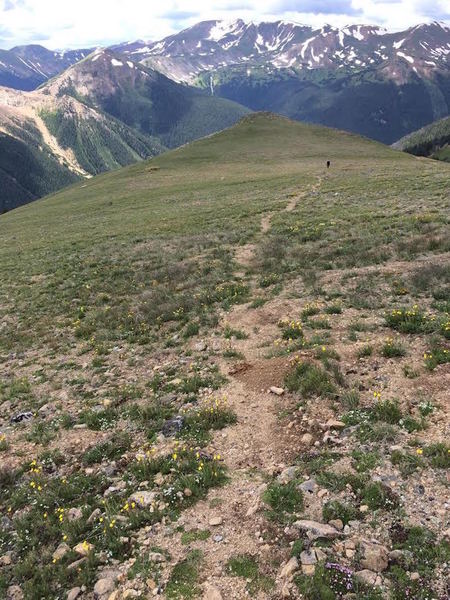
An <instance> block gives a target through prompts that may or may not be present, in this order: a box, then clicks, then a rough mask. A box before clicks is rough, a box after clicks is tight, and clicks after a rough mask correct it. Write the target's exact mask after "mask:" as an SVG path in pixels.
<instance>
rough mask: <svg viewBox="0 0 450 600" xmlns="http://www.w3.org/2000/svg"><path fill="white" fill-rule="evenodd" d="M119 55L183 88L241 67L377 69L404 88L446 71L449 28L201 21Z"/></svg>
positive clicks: (125, 48) (119, 48) (126, 47)
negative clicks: (411, 76)
mask: <svg viewBox="0 0 450 600" xmlns="http://www.w3.org/2000/svg"><path fill="white" fill-rule="evenodd" d="M115 49H116V50H117V51H120V52H122V53H124V54H127V55H130V56H134V57H135V59H137V60H139V61H141V62H147V63H148V64H149V65H151V66H154V67H156V68H159V69H160V70H161V71H162V72H165V73H166V74H167V75H171V76H172V78H174V79H176V80H179V81H185V82H192V81H194V80H195V78H196V77H197V76H198V75H199V74H200V73H202V72H205V71H212V70H213V69H216V68H223V67H229V66H235V65H242V64H244V63H245V64H248V66H249V67H250V68H251V67H252V66H260V65H265V66H266V67H272V68H275V69H285V68H289V69H295V70H298V71H302V70H313V69H323V68H325V69H330V70H333V69H342V68H351V69H363V68H367V67H373V68H378V69H382V71H383V72H384V73H385V74H386V75H389V76H390V77H392V78H394V79H396V80H397V81H403V80H404V78H405V76H406V74H407V72H408V71H410V70H412V71H413V72H416V73H418V74H421V75H426V76H428V75H429V74H430V73H431V72H432V71H433V70H435V69H440V68H443V69H447V68H448V55H449V53H450V27H447V26H446V25H444V24H442V23H438V22H434V23H430V24H422V25H417V26H416V27H412V28H410V29H407V30H405V31H401V32H396V33H391V32H388V31H386V30H385V29H382V28H380V27H378V26H373V25H349V26H347V27H343V28H337V27H332V26H330V25H325V26H324V27H322V28H320V29H314V28H312V27H310V26H306V25H298V24H295V23H292V22H287V21H276V22H262V23H258V24H256V23H245V22H244V21H243V20H241V19H238V20H236V21H233V22H229V23H228V22H225V21H204V22H201V23H198V24H197V25H194V26H193V27H190V28H189V29H186V30H184V31H181V32H180V33H177V34H175V35H171V36H169V37H167V38H165V39H163V40H161V41H158V42H153V43H146V42H144V41H141V42H135V43H133V44H131V45H130V44H124V45H122V46H116V47H115Z"/></svg>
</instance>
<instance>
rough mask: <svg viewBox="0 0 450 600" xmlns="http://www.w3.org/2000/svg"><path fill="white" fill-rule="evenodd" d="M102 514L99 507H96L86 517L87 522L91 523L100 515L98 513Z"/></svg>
mask: <svg viewBox="0 0 450 600" xmlns="http://www.w3.org/2000/svg"><path fill="white" fill-rule="evenodd" d="M101 514H102V511H101V510H100V509H99V508H96V509H95V510H94V511H93V512H92V513H91V515H90V517H89V518H88V520H87V522H88V523H89V524H91V523H93V522H94V521H95V520H96V519H98V518H99V517H100V515H101Z"/></svg>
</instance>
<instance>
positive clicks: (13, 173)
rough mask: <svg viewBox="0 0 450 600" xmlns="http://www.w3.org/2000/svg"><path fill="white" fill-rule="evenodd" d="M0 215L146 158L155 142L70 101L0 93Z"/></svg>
mask: <svg viewBox="0 0 450 600" xmlns="http://www.w3.org/2000/svg"><path fill="white" fill-rule="evenodd" d="M0 134H2V135H1V137H0V150H1V158H0V165H1V166H0V169H1V174H2V175H1V180H0V181H2V183H3V185H2V186H1V187H0V211H4V210H6V209H10V208H15V207H16V206H19V205H20V204H23V203H25V202H29V201H30V200H34V199H36V198H38V197H41V196H43V195H45V194H48V193H49V192H52V191H55V190H57V189H59V188H61V187H63V186H64V185H67V184H68V183H72V182H74V181H76V180H77V179H79V178H80V177H83V178H85V177H90V176H92V175H95V174H98V173H101V172H103V171H107V170H111V169H115V168H117V167H120V166H124V165H128V164H131V163H134V162H136V161H138V160H142V159H144V158H149V157H151V156H154V155H155V154H157V153H160V152H162V151H163V150H164V147H163V146H162V145H161V144H160V142H159V141H158V140H154V139H152V138H150V137H148V136H144V135H142V134H139V132H137V131H134V130H132V129H130V128H129V127H127V126H126V125H125V124H123V123H121V122H119V121H117V120H116V119H113V118H112V117H109V116H107V115H104V114H103V113H101V112H99V111H97V110H94V109H93V108H91V107H89V106H86V105H85V104H83V103H81V102H79V101H78V100H76V99H74V98H72V97H70V96H64V95H59V96H54V97H53V96H51V95H49V94H47V93H46V92H45V91H35V92H19V91H15V90H11V89H7V88H0Z"/></svg>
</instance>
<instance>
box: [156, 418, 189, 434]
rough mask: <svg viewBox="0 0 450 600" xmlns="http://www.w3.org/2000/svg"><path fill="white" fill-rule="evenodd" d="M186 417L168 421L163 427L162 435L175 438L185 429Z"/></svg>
mask: <svg viewBox="0 0 450 600" xmlns="http://www.w3.org/2000/svg"><path fill="white" fill-rule="evenodd" d="M183 425H184V417H182V416H181V415H177V416H176V417H173V418H172V419H168V420H167V421H166V422H165V423H164V425H163V426H162V430H161V431H162V433H163V435H164V436H165V437H173V436H174V435H176V434H177V433H179V432H180V431H181V430H182V429H183Z"/></svg>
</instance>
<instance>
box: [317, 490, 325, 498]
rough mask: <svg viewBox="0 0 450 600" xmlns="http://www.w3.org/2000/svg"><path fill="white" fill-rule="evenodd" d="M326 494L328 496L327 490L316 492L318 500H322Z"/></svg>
mask: <svg viewBox="0 0 450 600" xmlns="http://www.w3.org/2000/svg"><path fill="white" fill-rule="evenodd" d="M327 494H328V490H326V489H323V490H319V491H318V492H317V496H318V497H319V498H323V497H324V496H326V495H327Z"/></svg>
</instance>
